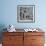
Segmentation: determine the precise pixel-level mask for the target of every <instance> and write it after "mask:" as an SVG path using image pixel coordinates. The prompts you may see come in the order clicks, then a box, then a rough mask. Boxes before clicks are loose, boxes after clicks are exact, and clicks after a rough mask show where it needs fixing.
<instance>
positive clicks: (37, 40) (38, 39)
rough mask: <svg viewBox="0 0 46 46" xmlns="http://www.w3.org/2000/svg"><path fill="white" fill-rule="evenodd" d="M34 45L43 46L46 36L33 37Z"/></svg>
mask: <svg viewBox="0 0 46 46" xmlns="http://www.w3.org/2000/svg"><path fill="white" fill-rule="evenodd" d="M32 43H33V44H43V43H44V36H32Z"/></svg>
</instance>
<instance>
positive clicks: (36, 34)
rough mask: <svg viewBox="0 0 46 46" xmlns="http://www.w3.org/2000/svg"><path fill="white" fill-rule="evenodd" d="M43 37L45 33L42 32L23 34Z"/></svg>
mask: <svg viewBox="0 0 46 46" xmlns="http://www.w3.org/2000/svg"><path fill="white" fill-rule="evenodd" d="M29 35H30V36H31V35H32V36H41V35H42V36H44V35H45V33H44V32H25V33H24V36H29Z"/></svg>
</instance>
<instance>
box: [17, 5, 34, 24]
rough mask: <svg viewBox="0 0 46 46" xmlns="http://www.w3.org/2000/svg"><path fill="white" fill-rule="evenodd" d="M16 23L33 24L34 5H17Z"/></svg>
mask: <svg viewBox="0 0 46 46" xmlns="http://www.w3.org/2000/svg"><path fill="white" fill-rule="evenodd" d="M17 22H21V23H33V22H35V5H17Z"/></svg>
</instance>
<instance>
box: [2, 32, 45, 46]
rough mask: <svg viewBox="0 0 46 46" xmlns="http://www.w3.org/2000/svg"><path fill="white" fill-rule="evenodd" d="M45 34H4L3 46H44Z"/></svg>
mask: <svg viewBox="0 0 46 46" xmlns="http://www.w3.org/2000/svg"><path fill="white" fill-rule="evenodd" d="M44 34H45V33H44V32H4V33H3V42H2V45H3V46H44V36H45V35H44Z"/></svg>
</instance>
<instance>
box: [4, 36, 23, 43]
mask: <svg viewBox="0 0 46 46" xmlns="http://www.w3.org/2000/svg"><path fill="white" fill-rule="evenodd" d="M18 41H19V42H21V41H23V36H4V37H3V43H6V44H8V43H14V42H18Z"/></svg>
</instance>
